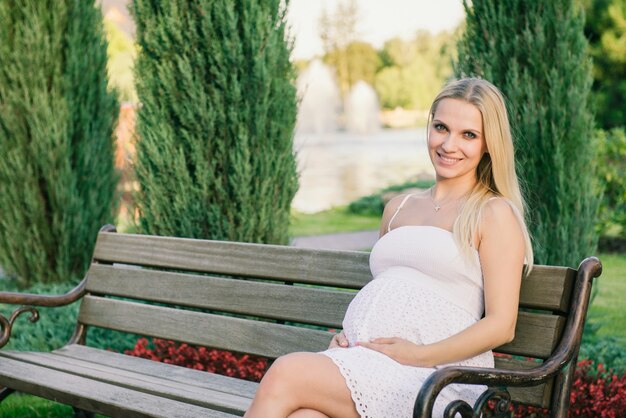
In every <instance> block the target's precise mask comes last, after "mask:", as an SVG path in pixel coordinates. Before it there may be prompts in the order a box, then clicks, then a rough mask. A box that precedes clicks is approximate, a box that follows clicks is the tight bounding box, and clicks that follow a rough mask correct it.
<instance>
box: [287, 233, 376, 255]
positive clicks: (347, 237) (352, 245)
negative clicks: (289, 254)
mask: <svg viewBox="0 0 626 418" xmlns="http://www.w3.org/2000/svg"><path fill="white" fill-rule="evenodd" d="M377 239H378V231H377V230H376V231H357V232H344V233H340V234H328V235H316V236H312V237H296V238H294V239H293V240H292V241H291V245H293V246H294V247H300V248H318V249H323V250H367V249H370V248H372V247H373V246H374V243H375V242H376V240H377Z"/></svg>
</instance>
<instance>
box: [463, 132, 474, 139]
mask: <svg viewBox="0 0 626 418" xmlns="http://www.w3.org/2000/svg"><path fill="white" fill-rule="evenodd" d="M465 136H466V137H467V138H469V139H475V138H476V134H475V133H474V132H465Z"/></svg>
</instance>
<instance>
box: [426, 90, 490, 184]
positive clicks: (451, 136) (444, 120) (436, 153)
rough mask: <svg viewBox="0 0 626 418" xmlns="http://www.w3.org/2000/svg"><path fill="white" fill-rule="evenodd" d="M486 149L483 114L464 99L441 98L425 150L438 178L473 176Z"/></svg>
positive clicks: (469, 179)
mask: <svg viewBox="0 0 626 418" xmlns="http://www.w3.org/2000/svg"><path fill="white" fill-rule="evenodd" d="M486 151H487V144H486V142H485V137H484V129H483V118H482V114H481V113H480V111H479V110H478V108H477V107H476V106H474V105H473V104H471V103H468V102H466V101H464V100H458V99H443V100H441V101H440V102H439V103H438V104H437V108H436V110H435V114H434V115H433V119H432V121H431V124H430V126H429V132H428V153H429V155H430V160H431V161H432V163H433V166H434V167H435V172H436V174H437V180H444V179H455V178H458V179H467V180H468V181H475V180H476V167H478V163H479V162H480V160H481V158H482V157H483V155H484V154H485V152H486Z"/></svg>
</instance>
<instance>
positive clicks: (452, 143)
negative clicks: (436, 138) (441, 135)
mask: <svg viewBox="0 0 626 418" xmlns="http://www.w3.org/2000/svg"><path fill="white" fill-rule="evenodd" d="M456 146H457V144H456V138H455V136H454V135H453V134H451V133H449V134H448V135H446V138H445V140H444V141H443V143H442V144H441V148H442V149H443V150H444V151H446V152H449V151H454V150H455V149H456Z"/></svg>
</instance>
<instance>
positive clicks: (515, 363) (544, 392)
mask: <svg viewBox="0 0 626 418" xmlns="http://www.w3.org/2000/svg"><path fill="white" fill-rule="evenodd" d="M495 365H496V367H499V368H503V369H509V370H529V369H530V368H532V367H535V366H537V363H535V362H530V361H526V360H518V359H516V358H506V357H496V358H495ZM553 384H554V379H549V380H548V381H547V382H546V383H543V384H541V385H537V386H530V387H517V388H516V387H509V388H508V390H509V392H510V393H511V397H512V398H513V399H515V400H516V401H517V402H521V403H530V404H536V405H541V406H542V407H544V408H547V407H549V406H550V393H551V390H552V386H553Z"/></svg>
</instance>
